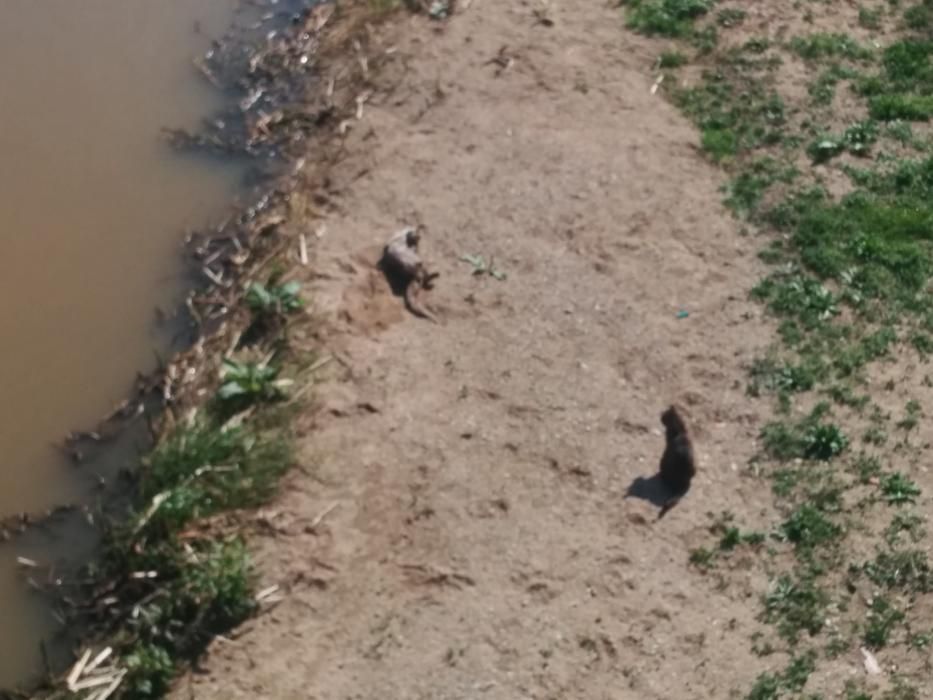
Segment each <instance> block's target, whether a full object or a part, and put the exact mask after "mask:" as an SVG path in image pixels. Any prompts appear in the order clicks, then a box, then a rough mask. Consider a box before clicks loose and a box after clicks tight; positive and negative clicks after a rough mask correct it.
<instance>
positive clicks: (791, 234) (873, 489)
mask: <svg viewBox="0 0 933 700" xmlns="http://www.w3.org/2000/svg"><path fill="white" fill-rule="evenodd" d="M819 5H820V6H818V4H817V3H802V4H797V5H795V6H794V7H793V8H792V9H790V10H789V12H791V15H790V16H789V17H788V18H787V19H788V21H793V20H798V21H799V20H804V21H807V20H808V19H809V20H811V21H813V22H814V23H815V24H816V23H817V21H818V20H823V19H825V15H826V12H829V8H828V5H829V3H820V4H819ZM857 9H858V22H859V24H860V25H861V26H862V27H863V28H865V29H869V30H871V31H872V33H873V35H872V40H871V44H869V43H868V42H865V43H862V42H861V41H857V40H856V39H854V38H853V37H852V36H850V35H849V34H846V33H844V30H840V31H839V32H836V33H827V32H816V33H812V34H809V35H805V36H798V37H796V38H793V39H791V40H790V41H789V42H787V43H784V44H777V43H774V42H769V41H767V40H752V41H749V42H748V43H746V44H745V45H742V46H738V47H736V46H732V47H729V48H717V49H716V50H715V51H714V52H713V53H710V54H708V55H702V54H700V55H697V54H696V53H694V54H693V55H694V56H697V59H696V60H697V63H699V68H701V69H702V74H701V77H700V79H699V81H698V82H697V81H696V79H695V78H693V79H692V82H689V83H687V84H686V85H684V84H683V83H682V84H681V86H679V87H674V86H673V85H671V84H669V88H668V91H667V94H668V95H669V96H670V98H671V99H672V100H673V101H674V102H675V104H677V105H678V106H679V107H680V108H681V110H682V111H683V112H684V114H686V115H687V116H688V117H689V118H690V119H691V120H692V121H693V122H694V123H695V124H696V126H697V128H698V131H699V142H700V144H701V146H702V148H703V150H704V152H705V153H706V154H707V155H708V157H709V158H710V160H712V161H715V162H717V163H719V164H721V166H722V169H723V170H724V171H725V174H726V176H727V177H728V178H729V179H728V184H727V185H726V186H725V187H724V188H723V191H724V202H725V204H726V206H727V207H728V208H729V209H730V210H731V212H732V213H733V214H734V216H735V217H736V218H738V219H740V220H741V221H742V227H743V228H742V231H743V235H744V234H746V233H747V234H753V235H760V237H761V241H762V250H761V252H760V254H759V257H760V259H761V260H762V261H763V262H764V263H765V264H767V265H769V266H771V269H770V270H769V272H768V273H767V274H766V275H765V276H764V279H762V280H761V281H760V282H759V283H758V284H757V285H756V286H755V287H754V289H753V290H752V292H751V295H752V298H753V299H755V300H757V301H758V302H760V303H761V304H762V305H763V306H764V308H765V309H766V310H767V312H768V314H769V315H771V316H772V317H773V318H774V320H775V321H776V323H777V324H778V326H779V341H778V342H776V343H775V344H774V345H772V346H770V348H769V349H768V351H767V353H766V354H765V355H763V356H761V357H759V358H758V359H756V360H755V361H754V362H752V363H751V364H750V366H749V368H748V369H749V375H748V384H747V392H748V394H749V395H750V396H753V397H758V396H765V395H768V396H770V397H772V399H773V401H774V408H775V411H776V416H775V418H774V419H773V420H772V421H771V422H769V423H767V424H766V425H765V426H764V428H763V429H762V431H761V433H760V439H761V453H760V454H758V455H757V456H756V457H755V459H754V460H753V462H752V464H751V465H750V466H751V467H752V469H751V471H752V473H753V474H754V475H756V476H761V475H763V476H765V477H766V478H769V479H770V482H771V487H772V491H773V493H774V497H775V499H776V506H777V508H778V509H779V512H780V514H781V515H780V517H779V518H778V519H777V522H776V523H775V522H772V523H770V524H768V525H764V526H759V525H758V524H756V523H751V525H752V526H753V527H754V528H755V530H753V531H752V533H751V534H756V533H760V532H762V531H764V532H768V533H769V535H770V537H769V544H768V546H767V547H760V546H759V547H749V548H748V549H746V550H743V553H744V555H745V556H751V555H753V556H756V557H759V560H760V562H761V566H762V568H764V569H765V570H766V571H767V572H768V575H769V577H770V579H771V584H770V586H769V589H768V591H767V593H765V594H764V595H763V597H762V620H763V621H764V622H766V623H768V624H769V625H771V626H772V627H773V629H774V630H775V631H776V632H777V635H778V637H780V638H781V639H783V640H784V641H785V642H786V645H787V648H788V649H789V650H790V651H791V652H792V653H796V654H797V655H796V656H795V657H794V661H793V662H792V664H791V665H792V666H793V663H794V662H797V661H798V660H799V659H801V658H803V655H804V654H809V653H810V652H811V651H816V650H817V649H818V650H820V652H819V653H818V654H815V655H814V656H812V657H810V656H808V657H806V658H807V659H809V661H808V662H807V663H803V662H802V661H801V662H799V665H798V666H797V667H796V669H797V671H796V672H795V673H792V674H790V676H792V677H795V678H799V679H800V681H799V682H791V681H788V676H787V673H788V672H787V671H784V672H782V671H774V670H769V671H768V672H766V673H762V674H760V675H759V676H758V678H757V679H756V681H755V683H754V686H753V687H752V689H751V691H750V692H749V693H748V695H747V696H746V697H748V698H753V699H754V698H758V699H759V700H760V699H764V698H783V697H797V696H799V695H800V694H803V693H805V685H806V678H807V677H809V674H810V673H811V672H812V670H813V668H814V667H815V665H816V664H818V663H820V661H821V659H822V658H823V657H824V656H823V654H824V652H825V654H826V655H828V656H833V655H839V654H844V653H849V652H852V651H853V650H854V649H856V648H857V647H858V646H859V645H868V646H870V647H872V648H881V647H883V646H885V645H891V644H893V643H895V642H897V643H898V644H900V642H901V641H902V638H903V639H906V640H908V643H911V644H912V642H911V641H910V640H913V639H914V638H915V637H916V639H917V642H916V644H917V646H918V648H923V647H924V646H925V645H927V644H933V642H930V641H929V640H933V633H930V634H929V635H928V636H927V634H926V632H927V629H928V627H929V625H925V626H924V625H918V624H917V621H916V620H912V619H910V618H911V616H912V615H913V616H916V613H915V612H914V610H913V607H912V606H911V605H905V602H906V601H905V599H910V600H911V601H913V600H914V598H915V597H916V596H918V595H920V594H926V593H928V592H933V591H931V590H930V588H931V585H933V583H931V574H930V565H929V563H928V560H927V555H926V553H925V552H926V548H925V547H924V546H923V538H924V537H925V528H924V520H923V519H922V518H921V517H919V516H918V515H917V514H916V513H914V512H913V511H912V509H911V507H910V505H911V504H913V503H917V502H918V501H919V497H920V495H921V494H920V489H919V487H918V486H917V484H916V483H914V481H913V480H912V479H911V478H910V477H909V476H908V473H907V472H906V467H903V466H900V465H905V464H913V463H916V461H917V459H916V458H917V456H918V455H919V450H920V449H921V447H920V446H919V445H916V446H915V445H911V444H910V441H909V440H908V438H909V437H911V436H913V435H914V433H915V431H916V429H917V428H918V426H919V425H920V424H921V423H922V421H923V420H924V418H923V412H922V410H921V408H920V405H919V404H918V403H917V402H916V401H911V402H909V403H908V404H907V406H905V407H904V408H903V409H902V410H898V411H895V412H894V415H893V416H892V415H890V414H889V413H887V412H885V411H882V410H881V408H880V407H879V404H876V403H874V402H873V401H872V395H871V392H872V391H874V390H875V387H876V386H877V385H876V384H875V383H874V381H870V380H874V377H875V376H876V375H874V374H873V373H872V372H870V371H869V368H870V367H871V366H873V365H875V364H882V363H886V362H887V361H888V360H892V359H898V358H899V357H901V355H900V354H899V353H900V352H901V351H902V350H903V349H909V351H910V353H911V355H910V357H911V358H912V359H914V361H915V362H916V360H917V356H916V355H915V354H914V353H919V354H920V359H922V360H925V358H926V357H927V356H929V355H931V354H933V296H931V295H930V293H929V292H930V283H931V279H933V140H931V139H929V138H928V137H927V136H925V131H926V130H925V128H924V127H922V126H918V125H912V122H917V121H928V120H929V119H930V117H931V116H933V0H923V1H922V2H906V3H896V2H891V3H886V4H880V3H866V4H865V5H863V6H860V7H858V8H857ZM717 10H719V11H717ZM722 10H723V8H716V9H715V10H710V9H707V10H706V11H704V12H703V13H700V14H698V15H696V16H694V17H691V18H690V19H689V28H688V27H686V25H681V28H680V29H679V33H680V36H681V38H683V39H686V40H690V41H693V40H694V39H693V38H694V36H695V35H696V34H697V33H700V32H703V31H706V30H707V29H708V28H710V27H711V26H712V27H720V28H722V27H729V26H732V25H733V24H735V23H737V22H741V21H742V19H743V17H742V16H741V13H739V14H736V15H735V16H734V17H733V16H732V14H731V13H727V12H723V11H722ZM707 15H708V16H707ZM902 18H903V21H902ZM819 24H820V26H827V25H826V24H824V23H823V22H822V21H820V22H819ZM892 27H898V31H900V32H901V33H900V34H899V35H893V36H892V34H891V32H889V31H888V30H889V29H891V28H892ZM905 30H906V32H905ZM882 31H884V32H885V33H884V34H881V32H882ZM656 33H657V32H656ZM676 33H677V32H669V34H676ZM874 33H878V35H877V38H876V37H875V36H874ZM861 35H862V36H864V33H862V34H861ZM723 36H728V35H727V34H725V33H724V34H723ZM789 54H794V55H792V56H789ZM799 59H803V60H802V63H801V61H800V60H799ZM785 61H786V64H785ZM782 66H785V68H786V70H785V69H784V68H782ZM801 69H802V70H804V71H805V73H806V77H805V82H803V85H805V86H806V89H807V91H808V93H805V94H804V95H803V96H802V97H801V96H800V95H799V93H797V94H795V92H794V91H793V90H789V91H785V88H786V87H787V80H788V79H789V78H791V79H799V76H800V71H801ZM779 71H781V72H779ZM691 75H695V73H692V74H691ZM782 95H785V96H786V101H785V97H783V96H782ZM837 98H838V99H837ZM840 118H845V119H846V120H847V121H846V122H841V123H840ZM808 161H809V162H808ZM814 165H819V166H821V167H811V166H814ZM846 177H847V178H848V181H845V178H846ZM745 240H750V239H745ZM888 376H890V373H889V374H888ZM897 384H898V381H897V380H896V379H889V380H887V382H886V383H884V385H883V387H882V388H881V390H883V391H891V390H893V389H895V388H897ZM924 385H925V386H928V387H929V386H933V379H931V378H930V377H929V376H928V377H927V378H925V379H924ZM821 398H825V399H829V400H831V401H832V402H834V404H835V406H834V409H833V410H834V411H835V412H836V413H837V415H836V416H832V417H831V416H830V405H831V404H828V403H819V404H817V405H816V406H815V408H813V409H812V410H811V411H810V412H809V413H802V412H801V408H802V407H807V408H809V407H810V406H812V405H813V401H818V400H819V399H821ZM889 403H890V401H887V402H885V405H888V404H889ZM843 421H845V422H843ZM843 426H844V428H843ZM859 439H860V440H862V441H863V442H864V445H862V446H861V447H862V451H860V452H858V453H857V454H852V455H851V456H849V455H848V454H847V451H849V450H850V448H851V446H852V443H853V441H854V440H859ZM908 459H909V460H911V461H908ZM895 465H898V467H899V468H901V469H904V470H905V471H903V472H898V471H893V469H894V468H895ZM886 506H893V508H890V509H888V508H886ZM879 516H880V518H881V523H880V525H879V524H878V520H879ZM850 533H852V535H851V536H850ZM712 534H713V536H714V539H713V540H712V541H711V542H710V543H709V544H708V545H707V546H706V547H701V548H697V549H695V550H693V552H692V555H691V560H692V561H693V562H694V563H695V564H696V565H698V566H700V567H702V568H709V567H712V566H714V565H716V564H717V562H720V561H726V560H727V558H728V557H729V556H730V555H729V553H730V552H732V551H735V550H737V549H739V548H740V547H742V546H743V545H745V544H746V540H745V539H744V538H745V537H746V536H747V534H749V533H746V531H745V530H744V529H741V528H739V527H738V526H737V525H736V524H735V523H732V522H731V521H729V520H726V519H720V520H719V521H717V525H716V528H714V529H713V532H712ZM862 538H865V539H867V540H869V541H874V543H875V545H876V554H875V555H874V558H871V559H870V560H869V561H865V555H864V553H861V552H858V553H856V552H855V550H854V544H852V543H855V542H861V541H862ZM753 541H754V542H755V543H756V544H757V543H758V540H757V538H756V539H754V540H753ZM748 544H751V542H748ZM788 567H791V568H790V570H788ZM715 579H716V581H717V582H718V583H717V585H722V586H728V585H729V579H728V576H727V569H726V567H723V568H722V570H721V571H719V572H717V574H716V577H715ZM866 589H868V590H866ZM872 596H874V597H872ZM866 599H867V600H869V601H870V603H869V608H868V609H865V607H864V606H863V605H862V601H864V600H866ZM830 619H831V620H832V624H831V625H829V624H827V621H828V620H830ZM918 630H919V631H918ZM755 645H756V646H755V649H756V650H758V649H762V650H769V651H774V650H775V647H774V646H773V645H772V644H771V643H770V642H769V643H766V644H759V642H757V641H756V642H755ZM783 650H784V649H782V651H783ZM763 653H767V652H763ZM788 668H789V669H790V668H791V667H790V666H789V667H788ZM840 683H841V681H840ZM834 691H835V693H836V694H837V695H839V696H840V697H842V696H843V695H845V696H846V697H848V698H849V700H856V699H858V700H864V698H867V697H869V695H870V694H869V693H867V692H866V690H865V687H862V686H861V685H855V684H849V685H847V686H846V688H845V692H844V693H842V692H841V691H842V689H841V688H839V687H837V688H835V689H834ZM915 696H916V691H915V690H914V689H913V688H912V686H910V685H908V684H907V683H906V682H901V681H895V683H894V687H893V688H892V689H890V690H888V691H887V692H881V691H877V692H874V697H875V700H879V698H888V700H892V699H893V698H910V697H915ZM813 697H816V696H813Z"/></svg>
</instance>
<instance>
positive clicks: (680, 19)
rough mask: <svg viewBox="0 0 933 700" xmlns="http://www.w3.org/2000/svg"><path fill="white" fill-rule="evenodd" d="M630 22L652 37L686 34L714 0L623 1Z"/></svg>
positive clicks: (636, 28)
mask: <svg viewBox="0 0 933 700" xmlns="http://www.w3.org/2000/svg"><path fill="white" fill-rule="evenodd" d="M623 6H624V7H625V8H626V15H627V18H628V25H629V27H631V28H632V29H635V30H636V31H639V32H642V33H644V34H647V35H649V36H651V35H660V36H667V37H686V36H688V35H689V34H691V32H692V31H693V24H694V22H695V20H696V19H697V18H699V17H702V16H703V15H705V14H706V13H708V12H709V11H710V10H711V9H712V7H713V0H624V2H623Z"/></svg>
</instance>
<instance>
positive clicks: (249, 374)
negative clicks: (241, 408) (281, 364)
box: [217, 358, 291, 405]
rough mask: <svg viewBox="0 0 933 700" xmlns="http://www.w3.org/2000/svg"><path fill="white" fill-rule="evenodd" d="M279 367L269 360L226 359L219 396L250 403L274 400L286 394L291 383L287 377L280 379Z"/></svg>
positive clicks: (225, 399) (222, 399) (223, 399)
mask: <svg viewBox="0 0 933 700" xmlns="http://www.w3.org/2000/svg"><path fill="white" fill-rule="evenodd" d="M278 375H279V368H278V367H275V366H274V365H271V364H269V363H268V362H267V361H260V362H240V361H237V360H232V359H229V358H227V359H224V361H223V368H222V371H221V384H220V388H219V389H218V390H217V398H218V399H220V400H221V401H224V402H229V401H237V402H238V403H240V404H247V405H248V404H250V403H254V402H256V401H272V400H275V399H279V398H281V397H282V396H283V395H284V390H285V388H286V387H288V386H290V385H291V381H290V380H287V379H279V378H278Z"/></svg>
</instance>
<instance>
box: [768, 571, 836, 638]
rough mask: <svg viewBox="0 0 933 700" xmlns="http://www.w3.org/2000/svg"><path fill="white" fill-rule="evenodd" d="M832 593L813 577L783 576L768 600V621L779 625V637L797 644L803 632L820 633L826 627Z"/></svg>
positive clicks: (773, 587)
mask: <svg viewBox="0 0 933 700" xmlns="http://www.w3.org/2000/svg"><path fill="white" fill-rule="evenodd" d="M828 605H829V594H828V593H827V592H826V591H825V590H824V589H823V588H821V587H820V586H819V585H818V584H817V583H816V581H815V580H814V578H813V577H812V576H811V575H808V574H805V575H802V576H798V577H796V578H795V577H792V576H791V575H789V574H783V575H781V576H780V577H779V578H778V579H777V580H775V581H774V582H773V583H772V584H771V589H770V590H769V591H768V593H767V594H766V595H765V598H764V615H763V617H764V620H765V622H769V623H772V624H775V625H777V630H778V634H779V635H781V637H782V638H784V639H785V640H786V641H788V642H790V643H791V644H796V642H797V640H798V639H799V637H800V634H801V632H807V633H808V634H809V635H810V636H813V635H815V634H818V633H819V632H820V631H821V630H822V629H823V626H824V625H825V624H826V607H827V606H828Z"/></svg>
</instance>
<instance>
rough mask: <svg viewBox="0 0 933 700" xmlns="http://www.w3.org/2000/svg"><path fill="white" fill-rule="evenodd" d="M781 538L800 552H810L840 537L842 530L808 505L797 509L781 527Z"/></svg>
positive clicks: (821, 512)
mask: <svg viewBox="0 0 933 700" xmlns="http://www.w3.org/2000/svg"><path fill="white" fill-rule="evenodd" d="M781 533H782V534H783V536H784V537H785V538H786V539H787V540H788V541H789V542H792V543H793V544H794V546H795V547H796V548H797V549H798V551H801V552H807V553H808V552H811V551H812V550H814V549H815V548H817V547H819V546H821V545H825V544H828V543H830V542H832V541H834V540H836V539H838V538H839V537H840V536H841V535H842V528H841V527H840V526H839V525H837V524H835V523H834V522H832V521H831V520H830V519H829V518H827V517H826V515H825V513H823V511H822V510H820V509H819V508H817V507H815V506H814V505H812V504H810V503H805V504H804V505H802V506H800V507H799V508H797V509H796V510H795V511H794V512H793V513H791V515H790V516H789V517H788V518H787V520H785V521H784V523H783V524H782V525H781Z"/></svg>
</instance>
